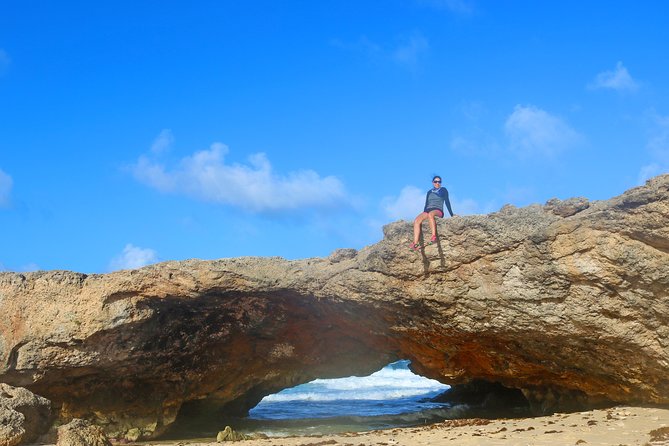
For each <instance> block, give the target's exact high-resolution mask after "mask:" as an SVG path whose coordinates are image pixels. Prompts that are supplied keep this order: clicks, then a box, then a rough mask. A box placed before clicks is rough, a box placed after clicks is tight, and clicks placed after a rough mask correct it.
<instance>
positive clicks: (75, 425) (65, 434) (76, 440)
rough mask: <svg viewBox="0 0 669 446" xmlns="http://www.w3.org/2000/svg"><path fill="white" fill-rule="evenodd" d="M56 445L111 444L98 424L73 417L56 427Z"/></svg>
mask: <svg viewBox="0 0 669 446" xmlns="http://www.w3.org/2000/svg"><path fill="white" fill-rule="evenodd" d="M56 446H111V442H110V441H109V439H108V438H107V436H106V435H105V433H104V432H103V431H102V429H100V428H99V427H98V426H94V425H92V424H91V423H90V422H88V421H86V420H81V419H79V418H75V419H74V420H72V421H70V422H69V423H68V424H66V425H63V426H60V427H59V428H58V441H57V442H56Z"/></svg>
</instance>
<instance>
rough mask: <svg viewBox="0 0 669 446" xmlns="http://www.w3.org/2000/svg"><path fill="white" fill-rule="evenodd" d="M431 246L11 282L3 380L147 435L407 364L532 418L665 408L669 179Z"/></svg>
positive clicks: (448, 233) (479, 223) (478, 223)
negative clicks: (523, 401)
mask: <svg viewBox="0 0 669 446" xmlns="http://www.w3.org/2000/svg"><path fill="white" fill-rule="evenodd" d="M438 231H439V243H438V244H437V245H432V246H428V247H426V248H425V249H424V250H423V251H422V252H420V253H414V252H411V251H410V250H409V249H408V243H409V239H410V234H411V225H410V223H408V222H396V223H393V224H390V225H388V226H386V227H385V228H384V232H385V235H384V239H383V240H382V241H381V242H379V243H377V244H375V245H373V246H369V247H367V248H365V249H362V250H361V251H359V252H355V251H352V250H340V251H337V252H335V253H334V254H333V255H332V256H330V257H329V258H314V259H305V260H300V261H286V260H283V259H281V258H235V259H223V260H216V261H198V260H189V261H183V262H166V263H161V264H158V265H153V266H149V267H146V268H142V269H139V270H133V271H121V272H116V273H112V274H106V275H84V274H77V273H72V272H64V271H50V272H36V273H29V274H14V273H0V314H2V315H3V317H2V318H0V381H2V382H6V383H9V384H11V385H15V386H24V387H27V388H29V389H31V390H32V391H34V392H35V393H38V394H40V395H43V396H45V397H47V398H49V399H50V400H51V401H52V402H53V403H54V405H56V406H58V407H60V408H61V416H62V417H63V418H65V419H69V418H75V417H77V418H88V419H91V420H93V421H94V422H95V423H96V424H99V425H102V426H104V427H105V430H106V431H107V433H109V434H111V435H121V434H125V433H126V432H127V431H128V430H130V429H131V428H132V429H135V432H139V433H140V436H142V437H150V436H152V435H156V434H158V433H160V432H162V431H163V430H164V429H165V427H166V426H168V425H169V424H170V423H171V422H172V421H173V420H174V418H175V417H176V415H177V413H178V411H179V409H180V407H181V406H182V404H184V403H185V402H187V404H188V405H190V406H191V407H193V406H200V407H202V408H221V407H222V408H223V409H222V410H223V411H225V412H228V413H233V412H235V413H243V412H244V411H245V410H248V409H249V408H250V407H253V405H255V404H256V403H257V402H258V401H259V400H260V399H261V397H262V396H264V395H267V394H269V393H273V392H275V391H278V390H280V389H282V388H285V387H288V386H293V385H296V384H299V383H303V382H306V381H309V380H311V379H313V378H316V377H321V378H324V377H338V376H345V375H351V374H359V375H360V374H367V373H369V372H372V371H374V370H377V369H379V368H381V367H382V366H383V365H385V364H387V363H389V362H391V361H393V360H396V359H400V358H404V359H410V360H411V361H412V367H413V368H414V370H415V371H416V372H418V373H421V374H423V375H426V376H429V377H432V378H436V379H439V380H440V381H442V382H445V383H449V384H459V383H469V382H472V381H474V380H478V381H481V380H482V381H487V382H494V383H500V384H502V385H504V386H506V387H510V388H516V389H521V390H522V391H523V393H524V394H525V396H526V397H527V398H528V399H529V400H530V401H531V402H532V403H533V404H534V407H535V408H537V409H538V410H552V409H555V408H559V407H568V406H570V405H572V406H576V405H579V404H584V405H589V404H596V403H598V402H602V401H616V402H623V403H627V404H635V403H658V404H667V403H669V323H668V322H669V175H664V176H661V177H657V178H655V179H653V180H651V181H650V182H649V183H648V184H646V186H644V187H639V188H635V189H632V190H630V191H628V192H626V193H625V194H623V195H621V196H619V197H616V198H613V199H611V200H607V201H600V202H588V201H587V200H585V199H571V200H567V201H559V200H551V201H550V202H548V203H547V204H546V205H545V206H539V205H535V206H530V207H526V208H521V209H517V208H513V207H509V206H507V207H505V208H503V209H502V210H500V211H499V212H497V213H493V214H489V215H483V216H468V217H456V218H453V219H446V220H443V221H440V222H439V228H438Z"/></svg>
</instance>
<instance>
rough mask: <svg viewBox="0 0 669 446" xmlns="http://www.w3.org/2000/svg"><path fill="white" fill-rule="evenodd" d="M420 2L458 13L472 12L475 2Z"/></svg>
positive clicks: (450, 0)
mask: <svg viewBox="0 0 669 446" xmlns="http://www.w3.org/2000/svg"><path fill="white" fill-rule="evenodd" d="M417 1H418V3H419V4H421V5H425V6H430V7H433V8H437V9H444V10H448V11H451V12H455V13H458V14H472V13H473V12H474V3H473V2H472V1H468V0H417Z"/></svg>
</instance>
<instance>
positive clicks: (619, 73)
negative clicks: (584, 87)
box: [588, 62, 639, 91]
mask: <svg viewBox="0 0 669 446" xmlns="http://www.w3.org/2000/svg"><path fill="white" fill-rule="evenodd" d="M588 88H590V89H611V90H617V91H636V90H637V89H638V88H639V84H638V83H637V82H636V81H635V80H634V79H632V76H630V74H629V72H628V71H627V68H625V67H624V66H623V63H622V62H618V63H617V64H616V68H615V69H613V70H611V71H604V72H602V73H599V74H598V75H597V76H596V77H595V80H594V81H593V82H592V83H590V84H589V85H588Z"/></svg>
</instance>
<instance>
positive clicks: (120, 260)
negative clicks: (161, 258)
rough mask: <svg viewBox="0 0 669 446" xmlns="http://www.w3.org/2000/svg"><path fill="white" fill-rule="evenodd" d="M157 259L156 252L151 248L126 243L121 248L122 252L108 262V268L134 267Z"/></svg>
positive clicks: (154, 261) (112, 269)
mask: <svg viewBox="0 0 669 446" xmlns="http://www.w3.org/2000/svg"><path fill="white" fill-rule="evenodd" d="M157 261H158V254H157V253H156V251H154V250H153V249H149V248H140V247H138V246H134V245H133V244H131V243H128V244H127V245H125V248H123V252H121V254H119V255H118V256H116V257H114V258H113V259H112V260H111V262H109V270H110V271H117V270H120V269H136V268H141V267H143V266H146V265H149V264H151V263H156V262H157Z"/></svg>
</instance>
